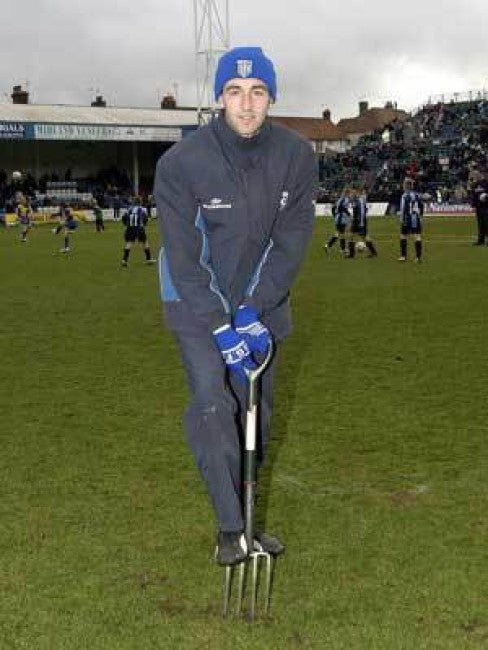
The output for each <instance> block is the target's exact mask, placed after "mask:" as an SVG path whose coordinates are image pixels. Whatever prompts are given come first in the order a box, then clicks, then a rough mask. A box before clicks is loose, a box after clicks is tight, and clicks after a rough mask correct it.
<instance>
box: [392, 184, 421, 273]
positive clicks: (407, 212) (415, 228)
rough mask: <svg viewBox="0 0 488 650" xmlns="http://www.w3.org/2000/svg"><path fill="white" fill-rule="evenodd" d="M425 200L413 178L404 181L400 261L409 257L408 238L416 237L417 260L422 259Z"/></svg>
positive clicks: (401, 207) (401, 205)
mask: <svg viewBox="0 0 488 650" xmlns="http://www.w3.org/2000/svg"><path fill="white" fill-rule="evenodd" d="M423 214H424V202H423V200H422V197H421V196H420V194H419V193H418V192H416V191H415V190H414V183H413V180H412V179H411V178H405V180H404V181H403V194H402V198H401V201H400V257H399V258H398V261H399V262H405V261H406V259H407V238H408V236H409V235H413V236H414V238H415V241H414V246H415V260H414V261H415V262H420V261H421V260H422V215H423Z"/></svg>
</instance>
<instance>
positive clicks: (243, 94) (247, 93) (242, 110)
mask: <svg viewBox="0 0 488 650" xmlns="http://www.w3.org/2000/svg"><path fill="white" fill-rule="evenodd" d="M220 99H221V102H222V106H223V107H224V109H225V119H226V121H227V124H228V125H229V126H230V127H231V129H233V130H234V131H235V132H236V133H238V134H239V135H240V136H242V137H243V138H252V136H253V135H255V134H256V133H257V132H258V131H259V129H260V128H261V125H262V124H263V122H264V120H265V118H266V115H267V113H268V108H269V105H270V103H271V100H270V96H269V93H268V89H267V88H266V85H265V84H264V83H263V82H262V81H261V80H260V79H239V78H237V79H230V80H229V81H228V82H227V83H226V84H225V86H224V90H223V92H222V96H221V98H220Z"/></svg>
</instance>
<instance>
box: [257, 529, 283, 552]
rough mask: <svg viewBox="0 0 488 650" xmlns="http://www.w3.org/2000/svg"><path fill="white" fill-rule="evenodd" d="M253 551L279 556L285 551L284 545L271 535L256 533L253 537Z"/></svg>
mask: <svg viewBox="0 0 488 650" xmlns="http://www.w3.org/2000/svg"><path fill="white" fill-rule="evenodd" d="M254 549H255V550H256V551H264V552H265V553H269V554H270V555H281V553H283V552H284V550H285V545H284V544H283V543H282V542H281V540H279V539H278V538H277V537H274V536H273V535H268V534H267V533H256V534H255V535H254Z"/></svg>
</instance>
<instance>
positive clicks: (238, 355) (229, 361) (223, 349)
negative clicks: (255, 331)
mask: <svg viewBox="0 0 488 650" xmlns="http://www.w3.org/2000/svg"><path fill="white" fill-rule="evenodd" d="M212 333H213V335H214V338H215V342H216V343H217V347H218V348H219V350H220V353H221V354H222V357H223V359H224V361H225V365H226V366H227V368H228V369H229V370H230V371H231V372H233V373H234V374H235V375H236V376H237V378H238V379H239V381H241V382H243V383H245V382H246V381H247V377H246V373H245V371H244V368H247V369H248V370H253V369H254V368H256V364H255V363H254V361H253V360H252V357H251V350H250V349H249V346H248V344H247V343H246V341H245V340H244V339H243V337H242V336H240V335H239V334H237V332H236V331H235V330H233V329H232V327H231V326H230V325H224V326H223V327H219V328H217V329H216V330H214V331H213V332H212Z"/></svg>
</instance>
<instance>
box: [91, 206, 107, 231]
mask: <svg viewBox="0 0 488 650" xmlns="http://www.w3.org/2000/svg"><path fill="white" fill-rule="evenodd" d="M93 214H94V215H95V229H96V231H97V232H102V230H105V224H104V223H103V210H102V208H101V207H100V204H99V203H98V201H95V202H94V204H93Z"/></svg>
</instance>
